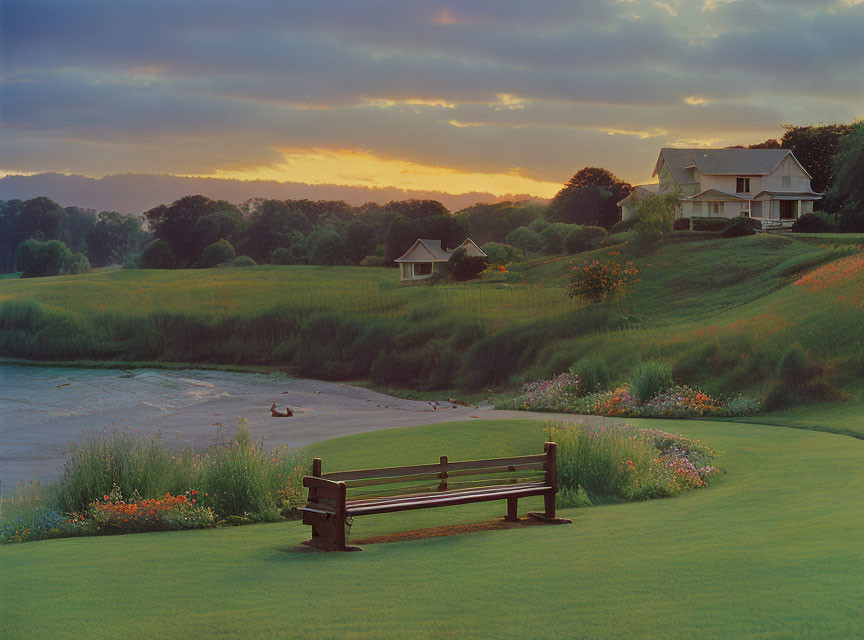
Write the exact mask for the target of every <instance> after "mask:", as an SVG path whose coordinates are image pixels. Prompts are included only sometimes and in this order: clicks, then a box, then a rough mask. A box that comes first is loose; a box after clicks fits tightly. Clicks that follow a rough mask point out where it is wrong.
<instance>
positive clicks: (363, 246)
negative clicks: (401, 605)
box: [345, 220, 376, 264]
mask: <svg viewBox="0 0 864 640" xmlns="http://www.w3.org/2000/svg"><path fill="white" fill-rule="evenodd" d="M375 231H376V229H375V227H374V226H373V225H371V224H367V223H365V222H361V221H360V220H352V221H351V222H349V223H348V227H347V229H346V230H345V244H346V245H347V248H348V259H349V260H350V261H351V264H360V262H361V261H362V260H363V258H365V257H366V256H368V255H369V254H371V253H372V252H373V251H375Z"/></svg>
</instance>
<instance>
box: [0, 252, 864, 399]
mask: <svg viewBox="0 0 864 640" xmlns="http://www.w3.org/2000/svg"><path fill="white" fill-rule="evenodd" d="M850 250H851V249H842V250H841V249H836V250H835V249H832V248H830V247H820V246H817V245H814V244H807V243H803V242H799V241H795V240H788V239H783V238H777V237H762V236H758V237H748V238H740V239H734V240H707V241H705V240H700V241H692V240H687V241H686V242H673V241H670V242H669V243H668V244H667V245H666V246H665V247H663V248H662V250H661V251H658V252H656V253H651V254H649V255H644V256H628V257H632V258H633V259H634V261H635V262H636V264H637V266H638V267H639V269H640V277H641V278H642V281H641V282H640V283H639V284H638V285H637V287H636V288H635V290H634V293H633V295H631V296H629V297H628V298H627V300H626V301H625V305H626V307H627V310H626V311H622V310H620V309H617V308H615V307H614V305H589V306H585V307H578V306H574V305H573V304H571V302H570V301H569V299H568V298H567V296H566V292H565V290H564V283H565V282H566V277H567V275H568V274H569V268H570V267H569V265H568V261H567V259H566V258H564V259H553V260H548V259H540V260H533V261H526V262H525V263H521V264H517V265H514V266H512V267H511V269H512V271H511V272H509V273H506V274H497V273H493V274H487V275H486V276H484V278H483V279H482V280H481V281H478V282H472V283H468V284H458V285H436V286H426V285H419V286H410V287H402V286H400V285H399V283H398V280H397V275H396V273H395V272H394V271H393V270H389V269H373V268H357V267H306V266H303V267H300V266H296V267H278V266H268V267H256V268H254V269H220V270H217V272H216V273H212V272H210V271H208V272H207V273H203V272H201V271H160V272H140V271H134V270H126V271H97V272H94V273H90V274H85V275H79V276H75V277H74V278H65V277H61V276H58V277H56V278H52V279H49V281H45V282H40V283H36V284H38V286H34V282H33V281H20V280H15V279H10V280H2V281H0V357H12V358H20V359H28V360H68V361H74V360H88V361H103V360H104V361H111V360H117V361H124V362H134V361H138V362H160V361H161V362H188V363H207V364H215V365H227V366H235V365H265V366H272V367H278V368H281V369H284V370H287V371H288V372H289V373H291V374H293V375H298V376H305V377H315V378H323V379H330V380H357V379H370V380H372V381H373V382H374V383H376V384H379V385H382V386H388V387H403V388H404V387H410V388H414V389H420V390H435V389H452V388H455V387H460V388H462V389H463V390H472V391H473V390H479V389H486V388H488V387H490V386H492V387H499V388H500V387H506V386H511V385H517V384H519V383H522V382H526V381H528V380H532V379H538V378H546V379H548V378H551V377H554V376H555V375H558V374H560V373H562V372H564V371H567V370H568V368H569V367H570V366H571V365H573V363H574V362H577V361H579V360H580V359H582V358H584V357H585V356H589V355H590V356H593V357H595V358H599V359H600V360H602V361H603V362H604V363H605V364H606V366H607V367H608V370H609V374H610V377H611V379H612V380H613V381H614V380H617V379H621V378H623V377H626V376H628V375H629V374H630V373H631V372H632V371H633V369H634V367H636V366H638V364H639V363H640V362H643V361H649V360H660V361H664V362H668V363H669V364H670V365H671V366H672V367H673V371H674V373H675V376H676V378H678V379H680V380H683V381H686V382H687V383H688V384H693V385H698V386H700V387H701V388H703V389H705V390H706V391H707V392H709V393H712V394H714V395H717V394H726V395H734V394H736V393H742V392H745V393H748V394H750V395H758V394H761V393H763V392H764V391H765V390H766V389H767V386H768V384H767V382H766V381H767V380H769V379H772V378H773V377H774V376H775V371H776V367H777V365H778V363H779V361H780V359H781V357H782V356H783V353H784V352H785V350H786V348H787V346H788V345H789V344H791V343H794V342H800V343H801V345H802V346H803V347H804V349H805V350H806V352H807V354H808V359H809V361H811V362H812V363H814V364H816V365H819V366H821V367H822V368H823V369H824V370H825V371H826V372H829V373H826V375H830V376H832V380H831V381H830V382H831V384H833V385H838V386H839V387H840V388H846V387H849V386H850V385H851V384H852V383H853V382H854V381H855V380H860V379H861V376H862V374H861V368H860V366H858V362H859V360H858V359H854V358H853V359H850V358H849V354H848V353H847V351H848V350H849V344H850V343H854V342H856V340H855V339H850V338H851V337H856V336H857V335H858V334H859V333H860V327H861V326H862V324H864V304H862V301H864V300H862V297H861V294H860V292H861V291H862V290H864V289H862V287H864V273H862V272H860V270H859V271H854V270H851V271H850V270H849V269H840V270H838V269H834V268H833V267H831V268H828V269H827V271H826V268H821V269H818V270H817V271H818V272H819V273H823V272H824V273H823V276H825V277H821V278H815V279H814V278H806V277H805V278H799V276H800V274H801V273H802V271H806V270H809V269H813V268H814V267H816V266H818V265H820V264H824V263H826V262H830V261H831V260H833V259H836V258H837V257H838V256H842V255H846V254H847V253H848V251H850ZM616 251H624V252H626V251H627V249H626V248H624V247H617V248H616ZM608 252H609V250H608V249H603V250H598V251H594V252H588V253H585V254H581V255H580V259H582V258H586V257H587V258H590V259H593V258H597V259H600V260H602V259H606V254H607V253H608ZM844 252H845V253H844ZM844 264H845V263H844ZM850 264H851V263H850ZM855 264H857V262H856V263H855ZM829 266H830V265H829ZM831 274H834V275H831ZM829 275H830V276H831V277H828V276H829ZM840 275H842V276H843V277H842V279H838V278H837V277H835V276H838V277H839V276H840ZM796 278H797V279H796ZM780 289H782V291H781V290H780ZM832 367H833V369H832ZM830 371H834V372H835V373H830Z"/></svg>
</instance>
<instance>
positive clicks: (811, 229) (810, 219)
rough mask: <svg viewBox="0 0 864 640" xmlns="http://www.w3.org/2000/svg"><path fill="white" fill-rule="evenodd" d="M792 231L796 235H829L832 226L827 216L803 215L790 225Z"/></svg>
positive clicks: (832, 229)
mask: <svg viewBox="0 0 864 640" xmlns="http://www.w3.org/2000/svg"><path fill="white" fill-rule="evenodd" d="M792 231H794V232H796V233H829V232H831V231H834V225H833V224H831V222H830V221H829V219H828V214H824V213H823V214H821V215H820V213H805V214H804V215H803V216H801V217H800V218H798V219H797V220H796V221H795V222H793V223H792Z"/></svg>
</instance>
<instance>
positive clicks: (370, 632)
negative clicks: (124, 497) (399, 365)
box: [0, 420, 864, 638]
mask: <svg viewBox="0 0 864 640" xmlns="http://www.w3.org/2000/svg"><path fill="white" fill-rule="evenodd" d="M634 422H637V423H639V424H641V425H644V426H650V427H658V428H662V429H667V430H675V431H680V432H682V433H683V434H684V435H686V436H688V437H694V438H700V439H702V441H704V442H706V443H708V444H710V445H711V446H712V447H715V448H717V449H720V450H721V451H722V452H723V454H722V456H721V457H720V458H718V462H717V464H718V465H719V466H720V467H721V468H722V469H723V471H724V472H725V474H724V475H722V476H720V477H719V478H715V479H714V480H713V481H712V483H711V486H709V487H707V488H704V489H699V490H697V491H692V492H689V493H686V494H684V495H682V496H679V497H676V498H670V499H662V500H652V501H647V502H638V503H628V504H618V505H610V506H599V507H591V508H583V509H567V510H564V511H563V512H562V513H563V515H565V516H566V517H569V518H572V519H573V524H572V525H561V526H533V527H524V528H518V529H511V530H505V531H487V532H481V533H471V534H466V535H455V536H449V537H438V538H428V539H420V540H412V541H406V542H397V543H390V544H367V545H365V547H364V550H363V551H362V552H359V553H347V554H326V553H317V552H311V551H308V550H306V549H305V548H303V547H300V546H298V545H299V543H300V542H301V541H302V540H304V539H306V538H307V537H308V531H307V527H304V526H303V525H302V524H300V523H299V522H297V521H293V522H287V523H278V524H269V525H255V526H247V527H227V528H217V529H208V530H200V531H186V532H172V533H151V534H137V535H127V536H113V537H98V538H74V539H64V540H49V541H43V542H34V543H27V544H22V545H5V546H3V547H0V566H2V568H3V570H2V571H0V591H2V593H3V598H2V599H0V619H2V620H3V633H4V637H8V638H19V637H67V638H76V637H81V638H84V637H97V636H98V637H128V638H145V637H165V636H197V635H205V634H206V635H210V636H215V637H265V638H266V637H274V638H275V637H286V636H297V637H308V636H312V635H315V636H317V637H328V638H329V637H345V638H359V637H370V636H372V637H383V638H402V637H429V638H441V637H502V636H512V635H515V634H519V635H526V636H528V635H530V636H532V637H544V638H574V637H580V638H581V637H585V638H618V637H655V638H656V637H663V638H685V637H687V638H690V637H694V636H701V637H709V638H714V637H718V638H719V637H724V638H729V637H748V638H789V637H820V638H824V637H838V638H840V637H853V636H855V635H857V634H858V633H859V631H860V623H861V620H862V617H864V605H862V601H861V598H860V590H861V576H862V575H864V559H862V556H861V554H860V553H859V552H858V549H859V547H860V545H861V543H862V542H864V538H862V531H864V508H862V504H861V499H860V498H861V495H862V493H864V467H862V466H861V458H862V454H864V442H862V441H860V440H857V439H853V438H849V437H844V436H839V435H834V434H828V433H819V432H814V431H806V430H800V429H787V428H782V427H775V426H760V425H747V424H736V423H728V422H707V421H678V422H674V423H672V424H670V423H669V421H659V420H654V421H651V420H642V421H634ZM543 440H544V434H543V423H541V422H534V421H528V420H519V421H497V422H492V421H490V422H480V421H472V422H466V423H454V424H442V425H435V426H429V427H414V428H407V429H398V430H390V431H381V432H372V433H366V434H362V435H357V436H350V437H347V438H340V439H336V440H330V441H327V442H322V443H319V444H317V445H314V446H313V447H312V448H311V452H312V453H313V454H314V455H318V456H320V457H322V458H323V460H324V468H325V471H326V470H328V469H329V470H336V469H349V468H358V467H369V466H379V465H380V466H387V465H393V464H410V463H422V462H429V461H434V460H437V456H438V455H441V454H446V455H448V456H450V459H451V460H452V459H470V458H476V457H486V456H506V455H511V454H514V453H527V452H532V451H535V450H537V449H538V448H539V447H540V446H541V443H542V442H543ZM523 502H524V504H523V503H522V502H520V513H524V512H525V511H528V510H529V509H532V508H535V507H537V506H538V505H536V504H532V503H531V501H530V500H525V501H523ZM503 508H504V507H503V503H501V504H498V503H485V504H480V505H465V506H462V507H456V508H453V507H451V508H446V509H430V510H424V511H415V512H407V513H401V514H387V515H381V516H369V517H365V518H358V519H357V520H356V521H355V523H354V525H353V527H352V529H351V535H350V539H349V541H351V540H354V541H356V540H360V539H362V538H366V537H369V536H372V535H377V534H383V533H388V532H397V531H406V530H412V529H418V528H423V527H434V526H442V525H449V524H459V523H472V522H479V521H484V520H489V519H492V518H497V517H500V516H501V515H502V514H503ZM38 602H44V604H45V607H46V608H47V611H46V612H45V613H44V614H43V615H37V616H34V615H33V613H32V612H33V606H34V603H38Z"/></svg>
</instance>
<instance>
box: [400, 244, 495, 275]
mask: <svg viewBox="0 0 864 640" xmlns="http://www.w3.org/2000/svg"><path fill="white" fill-rule="evenodd" d="M456 249H465V253H467V254H468V255H469V256H480V257H483V258H485V257H486V254H485V253H484V252H483V250H482V249H481V248H480V247H478V246H477V244H476V243H475V242H474V241H473V240H472V239H471V238H468V239H467V240H465V242H463V243H462V244H460V245H459V246H458V247H456ZM456 249H454V250H453V251H450V250H448V249H444V248H443V247H442V246H441V241H440V240H428V239H425V238H424V239H420V240H416V241H415V242H414V244H412V245H411V248H410V249H408V251H406V252H405V253H404V254H402V256H401V257H399V258H396V263H397V264H398V265H399V273H400V275H401V279H402V280H403V281H405V280H424V279H426V278H431V277H432V274H433V273H434V272H435V271H436V270H437V269H440V268H441V264H442V263H446V262H447V261H448V260H449V259H450V256H452V255H453V252H454V251H456ZM436 264H437V265H439V266H438V267H437V269H436V267H435V265H436Z"/></svg>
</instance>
